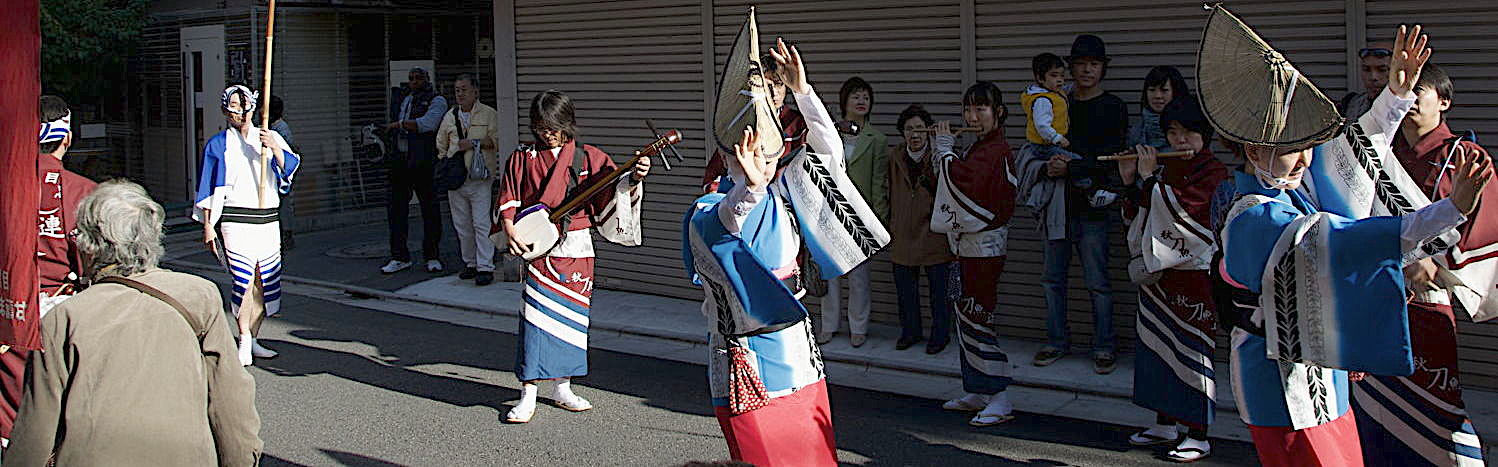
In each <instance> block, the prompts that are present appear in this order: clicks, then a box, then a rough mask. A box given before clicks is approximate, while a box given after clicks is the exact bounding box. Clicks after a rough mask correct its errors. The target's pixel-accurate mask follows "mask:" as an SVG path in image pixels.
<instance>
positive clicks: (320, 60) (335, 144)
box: [251, 9, 356, 217]
mask: <svg viewBox="0 0 1498 467" xmlns="http://www.w3.org/2000/svg"><path fill="white" fill-rule="evenodd" d="M265 21H266V16H265V12H264V11H263V10H261V11H258V12H257V15H256V25H255V29H254V30H255V31H258V32H260V33H259V34H256V35H255V36H256V38H257V39H258V40H262V41H263V40H264V36H263V31H265ZM339 22H340V15H338V14H336V13H333V12H318V11H314V10H290V9H288V10H278V11H277V12H276V42H275V46H276V47H275V54H276V55H275V62H274V63H273V64H272V66H273V72H272V80H273V82H272V83H271V92H272V94H275V95H277V96H280V97H281V99H282V100H283V101H284V102H285V103H286V114H285V115H286V116H285V119H286V123H287V124H288V125H290V126H291V133H292V138H293V143H292V144H294V145H295V146H296V147H297V149H298V150H299V151H300V152H301V155H302V166H301V168H299V169H298V170H297V180H296V187H295V189H294V190H292V197H293V198H294V203H295V204H294V206H295V209H296V213H297V214H298V215H301V216H304V217H313V216H316V215H318V214H324V213H330V212H335V211H336V210H338V208H339V207H340V201H341V200H340V198H344V197H349V196H352V195H354V194H356V193H354V192H353V190H349V189H348V188H347V187H346V186H345V184H344V183H342V177H343V176H344V175H345V174H343V173H340V171H339V170H337V169H338V167H337V164H336V163H337V161H340V160H347V159H349V158H351V157H352V154H351V153H352V146H351V145H350V143H349V139H348V137H349V135H350V129H349V107H348V106H346V105H325V104H324V103H328V102H335V103H341V102H348V83H349V74H348V57H347V50H346V48H345V44H344V40H343V34H342V28H341V27H340V24H339ZM264 53H265V50H264V43H263V42H261V43H259V44H258V45H257V48H256V54H255V55H256V56H257V57H256V59H255V62H254V66H253V67H252V68H253V69H255V70H256V71H255V73H254V74H253V82H252V84H251V85H252V86H254V87H255V88H256V89H260V88H261V87H262V86H263V79H264V78H263V76H264V75H263V73H264V71H263V70H264V65H265V59H264ZM256 124H259V116H258V115H257V116H256Z"/></svg>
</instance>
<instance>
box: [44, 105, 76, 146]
mask: <svg viewBox="0 0 1498 467" xmlns="http://www.w3.org/2000/svg"><path fill="white" fill-rule="evenodd" d="M72 125H73V112H68V113H65V114H63V115H62V117H60V118H58V119H57V120H53V121H50V122H47V123H43V124H42V130H41V132H40V133H38V134H37V144H47V143H55V142H58V141H62V140H64V139H67V137H68V134H69V133H72V132H73V127H72Z"/></svg>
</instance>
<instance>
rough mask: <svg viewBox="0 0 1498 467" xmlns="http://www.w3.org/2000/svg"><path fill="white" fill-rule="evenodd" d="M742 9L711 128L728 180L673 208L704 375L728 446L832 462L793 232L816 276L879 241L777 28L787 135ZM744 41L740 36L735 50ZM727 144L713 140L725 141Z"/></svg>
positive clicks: (883, 236) (800, 461)
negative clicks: (703, 320)
mask: <svg viewBox="0 0 1498 467" xmlns="http://www.w3.org/2000/svg"><path fill="white" fill-rule="evenodd" d="M757 36H758V31H757V30H756V26H755V23H754V13H753V10H751V11H750V16H749V20H748V22H747V23H746V24H745V26H744V28H743V29H742V30H741V31H740V33H739V37H738V39H737V40H736V41H735V46H734V47H733V49H732V51H731V52H730V56H729V60H728V63H727V65H726V66H725V70H724V73H723V75H722V81H721V82H720V83H719V93H718V95H719V99H718V105H717V107H716V109H715V120H716V124H715V131H716V133H717V134H716V136H717V139H718V141H719V144H720V145H723V144H725V143H729V142H733V141H737V144H734V145H733V147H732V148H731V151H732V154H733V155H732V157H727V158H725V159H726V160H725V162H726V164H725V165H727V167H728V169H729V173H730V177H729V180H727V181H724V182H723V183H722V186H720V191H723V192H724V193H714V194H709V195H706V196H703V197H702V198H699V199H698V200H697V202H696V203H695V204H694V206H693V208H692V210H691V211H690V212H689V213H688V214H687V216H686V222H685V223H686V225H685V226H684V229H685V230H686V231H687V235H686V236H685V237H686V238H685V239H684V245H683V246H682V250H683V252H684V253H685V258H684V259H685V262H686V267H687V272H688V274H690V275H691V277H693V279H694V280H696V281H697V282H698V283H700V284H701V285H702V286H703V289H704V290H705V292H706V293H705V295H706V298H705V299H704V300H703V306H702V309H703V313H704V314H706V315H707V317H708V320H709V323H710V325H709V332H710V336H711V337H710V339H709V343H710V348H711V349H712V350H711V352H712V353H711V356H710V358H709V360H708V379H709V382H710V385H711V389H712V395H713V405H714V412H715V413H716V414H717V418H718V424H719V426H720V427H721V428H722V429H723V436H724V438H725V439H726V440H727V441H728V449H729V453H730V455H732V457H733V458H734V459H735V460H741V461H745V462H750V463H753V464H755V465H760V466H776V465H796V466H831V465H836V464H837V453H836V448H835V443H834V441H833V434H832V413H831V409H830V408H829V406H828V402H827V383H826V382H825V381H824V373H823V368H822V362H821V356H820V351H819V350H818V349H817V345H816V342H815V340H814V338H813V333H812V326H811V320H810V317H809V316H808V314H807V311H806V307H805V306H803V305H802V304H801V302H800V301H799V298H800V297H801V296H802V294H803V289H802V286H801V280H800V275H801V270H800V267H799V265H798V263H797V260H796V257H797V251H798V246H799V245H800V244H801V243H802V242H805V244H806V248H807V249H808V250H809V251H810V253H811V256H812V257H813V258H815V259H816V261H817V262H818V263H819V264H820V265H821V266H822V272H823V275H824V276H823V277H824V278H826V277H829V276H838V275H841V274H843V273H846V272H847V271H849V270H851V269H853V268H854V267H856V266H858V265H859V264H861V263H863V262H864V261H867V260H868V258H869V257H871V256H873V255H874V254H875V253H877V252H878V251H879V250H880V249H882V248H883V247H884V245H886V244H887V243H888V242H889V235H888V233H886V232H885V230H884V226H883V225H882V224H880V223H879V220H878V218H877V217H875V215H874V212H873V210H871V209H870V208H869V206H868V205H867V204H865V203H864V201H863V197H862V196H860V195H859V194H858V190H857V188H855V187H854V186H853V182H852V181H851V180H849V179H848V177H847V176H846V175H844V171H843V167H842V165H843V145H842V141H841V139H840V138H839V137H838V134H837V130H836V129H835V128H834V127H833V122H832V118H831V117H830V116H829V115H828V114H827V111H826V110H825V109H824V108H823V106H822V101H821V99H820V98H819V97H817V94H816V92H815V91H814V90H813V89H812V87H811V84H810V83H808V82H807V80H806V71H805V68H804V65H803V63H802V60H801V53H800V52H799V51H797V50H796V49H795V48H794V47H787V46H786V45H785V43H784V42H778V43H777V45H776V48H775V51H774V52H772V54H771V56H772V58H773V59H774V60H775V62H776V64H777V66H778V68H779V71H780V73H779V78H780V79H781V81H783V82H784V83H785V84H786V85H787V86H788V87H789V88H790V91H791V93H792V94H793V95H794V96H795V99H796V103H797V104H798V105H799V107H800V109H801V111H802V112H803V113H804V116H805V121H806V125H807V128H808V133H807V139H806V141H807V144H806V145H787V144H785V141H784V140H783V139H782V138H780V135H781V133H780V132H781V129H780V128H779V124H778V122H779V120H778V119H777V118H776V115H775V113H774V111H773V110H772V105H771V104H770V103H769V102H768V99H766V98H767V97H768V85H769V84H770V83H769V81H770V79H767V77H766V76H765V75H764V73H763V70H764V67H763V66H761V65H760V64H759V63H757V62H756V61H755V60H756V59H757V58H758V57H759V54H758V50H757V48H758V47H757V42H758V37H757ZM745 48H747V49H748V50H747V51H746V50H745ZM727 151H729V150H727V149H725V152H727Z"/></svg>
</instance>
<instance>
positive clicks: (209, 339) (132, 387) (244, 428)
mask: <svg viewBox="0 0 1498 467" xmlns="http://www.w3.org/2000/svg"><path fill="white" fill-rule="evenodd" d="M130 278H131V279H135V280H137V281H140V282H142V283H145V284H146V285H150V286H152V287H155V288H157V289H160V290H161V291H163V292H166V294H168V295H171V296H172V297H173V298H176V299H177V301H179V302H182V305H183V306H185V307H187V309H188V311H189V312H191V313H194V314H197V315H198V317H197V318H198V320H199V322H202V323H206V324H207V326H208V335H207V336H206V337H205V338H204V339H203V350H204V351H205V352H206V353H207V354H209V355H211V356H212V357H210V358H208V359H206V365H205V359H204V358H203V353H200V351H199V348H198V340H197V336H195V335H194V334H193V331H192V327H191V326H190V325H189V324H188V323H187V320H185V319H183V317H182V315H180V314H178V313H177V311H176V310H174V309H172V307H171V306H168V305H167V304H166V303H165V302H162V301H160V300H157V299H156V298H154V297H151V296H149V295H146V294H143V293H140V292H137V291H135V289H131V288H128V287H126V286H123V285H118V284H98V285H94V286H92V287H89V288H88V289H87V290H84V291H83V292H80V293H79V294H78V295H76V296H74V297H73V298H70V299H68V300H67V301H66V302H63V303H62V304H60V305H58V306H57V307H56V308H53V309H52V311H51V312H50V313H48V314H47V316H46V317H44V318H42V342H43V344H44V347H43V348H44V349H46V350H44V351H36V352H32V354H31V357H30V361H28V362H27V365H28V367H27V371H26V373H27V375H28V377H27V380H26V390H25V393H24V395H23V396H22V398H21V410H20V413H19V414H17V416H16V427H15V430H14V431H12V433H11V437H10V449H8V450H6V452H5V454H4V462H5V464H6V465H38V466H39V465H44V464H46V463H47V457H48V456H49V455H51V454H52V453H53V451H54V446H55V450H56V454H57V465H151V466H176V465H181V466H205V465H224V466H248V465H255V464H256V463H258V462H259V458H260V453H261V448H262V444H261V441H260V436H259V432H260V416H259V415H258V414H257V413H256V412H255V381H254V380H253V379H251V378H250V374H249V373H248V372H246V371H245V369H244V367H243V366H240V364H239V359H238V358H237V357H236V347H235V345H234V339H233V338H232V337H230V335H229V324H228V320H226V319H225V318H224V311H223V310H224V308H223V306H224V305H223V300H222V299H221V298H220V295H219V291H218V287H217V286H215V285H214V284H213V283H212V282H209V281H208V280H206V279H203V278H201V277H197V276H193V275H189V274H182V273H177V272H171V271H166V270H160V269H156V270H151V271H147V272H145V273H141V274H136V275H134V276H131V277H130Z"/></svg>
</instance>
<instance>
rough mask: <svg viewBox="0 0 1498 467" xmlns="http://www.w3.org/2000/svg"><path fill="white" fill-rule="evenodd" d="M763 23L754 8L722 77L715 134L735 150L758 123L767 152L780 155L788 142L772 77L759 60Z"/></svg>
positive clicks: (720, 143)
mask: <svg viewBox="0 0 1498 467" xmlns="http://www.w3.org/2000/svg"><path fill="white" fill-rule="evenodd" d="M759 58H760V55H759V26H758V25H756V24H755V22H754V7H750V8H749V19H748V20H747V21H745V22H744V27H743V28H740V29H739V35H738V37H736V38H734V40H733V47H732V48H730V49H729V50H728V62H727V63H726V64H724V65H723V74H721V75H719V76H718V104H717V105H716V106H715V107H713V135H714V136H716V138H717V140H718V147H719V148H721V149H722V150H723V151H724V152H726V153H732V152H733V144H734V143H737V142H739V140H740V139H743V137H744V128H747V127H749V126H750V125H753V126H754V129H755V131H757V132H759V133H760V134H761V135H762V137H761V138H759V144H760V150H761V151H763V154H769V155H779V154H780V152H781V150H782V149H783V148H784V145H785V141H784V139H783V138H782V137H781V129H780V120H779V119H778V118H776V116H775V110H774V106H773V105H771V104H770V97H771V96H770V79H769V78H768V77H766V76H765V74H764V67H763V66H761V63H760V62H759Z"/></svg>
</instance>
